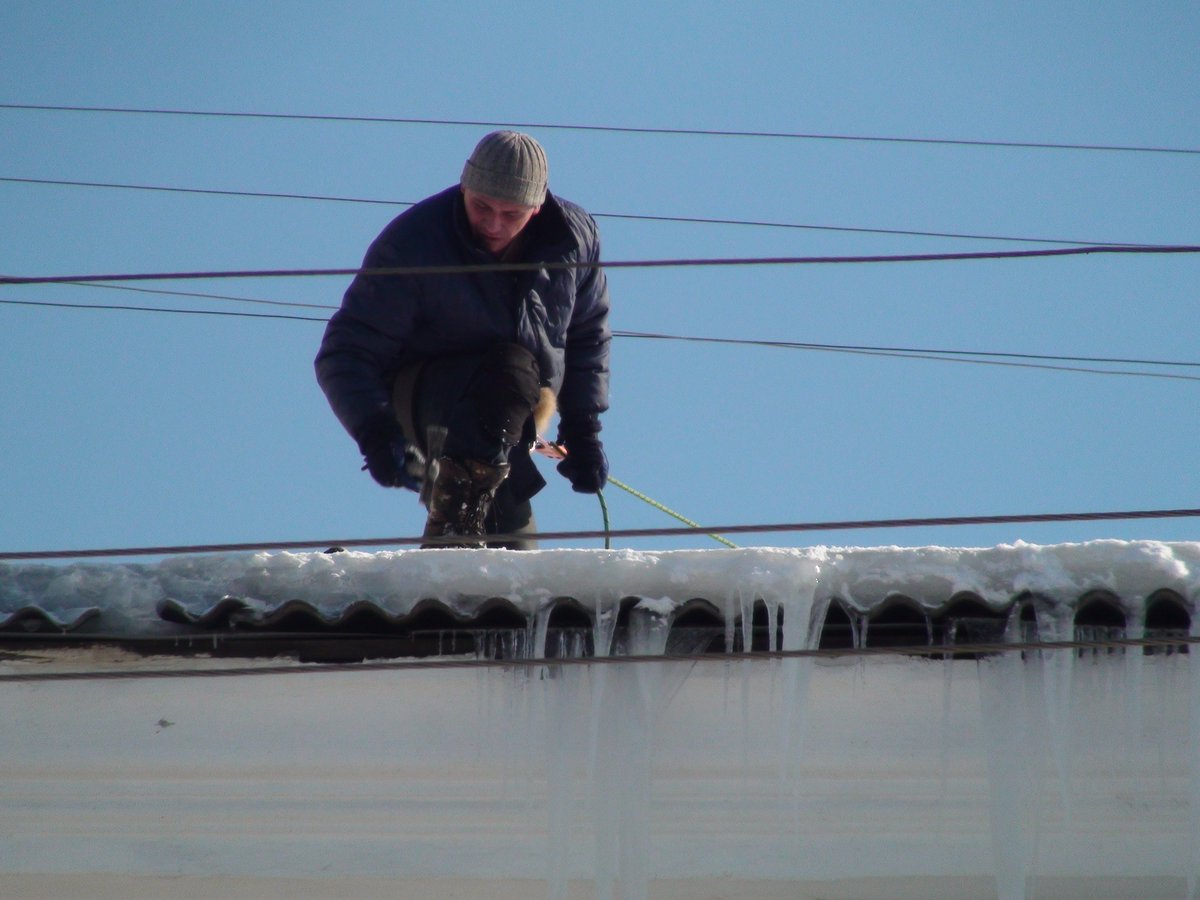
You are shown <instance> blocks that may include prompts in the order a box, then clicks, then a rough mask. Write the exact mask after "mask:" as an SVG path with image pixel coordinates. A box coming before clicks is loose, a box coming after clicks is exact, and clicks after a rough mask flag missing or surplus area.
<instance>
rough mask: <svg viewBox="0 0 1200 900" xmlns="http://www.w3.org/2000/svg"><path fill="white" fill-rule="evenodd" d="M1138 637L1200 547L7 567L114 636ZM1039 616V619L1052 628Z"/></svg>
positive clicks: (1194, 574) (10, 589) (70, 617)
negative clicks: (425, 605)
mask: <svg viewBox="0 0 1200 900" xmlns="http://www.w3.org/2000/svg"><path fill="white" fill-rule="evenodd" d="M1097 591H1100V592H1104V593H1105V594H1106V595H1108V596H1110V597H1112V598H1113V599H1114V601H1115V602H1117V603H1119V604H1120V606H1121V607H1122V608H1123V610H1124V611H1125V612H1126V614H1127V615H1128V617H1129V619H1130V621H1131V622H1140V621H1141V618H1142V616H1141V614H1142V612H1144V609H1145V605H1146V602H1147V600H1148V599H1149V598H1151V597H1152V596H1153V595H1154V594H1156V593H1158V592H1162V591H1170V592H1172V593H1173V594H1174V595H1176V596H1177V597H1178V598H1179V599H1180V600H1181V601H1182V602H1183V603H1184V604H1185V605H1186V607H1187V608H1188V610H1189V611H1190V610H1191V609H1192V608H1193V607H1194V605H1195V601H1196V598H1197V597H1198V596H1200V543H1194V542H1186V543H1185V542H1179V543H1160V542H1134V541H1115V540H1105V541H1092V542H1087V543H1079V544H1058V545H1052V546H1037V545H1033V544H1026V543H1016V544H1006V545H1000V546H996V547H991V548H953V547H919V548H903V547H875V548H838V547H812V548H803V549H768V548H763V549H739V550H680V551H668V552H637V551H631V550H543V551H534V552H524V553H521V552H515V551H506V550H405V551H395V552H376V553H361V552H339V553H254V554H243V555H212V556H181V557H172V558H167V559H164V560H162V561H160V562H157V563H149V564H127V563H122V564H91V563H89V564H72V565H46V564H17V563H10V564H0V616H12V615H13V614H14V613H15V612H17V611H21V610H25V611H28V610H30V609H35V610H42V611H44V612H45V613H46V614H47V618H49V619H51V620H52V621H72V622H74V621H82V620H83V619H86V617H84V616H81V613H82V612H84V611H86V610H90V609H91V610H96V611H98V612H99V616H97V617H96V618H94V619H93V620H92V621H89V622H88V624H87V628H88V629H89V630H95V631H103V632H105V633H109V634H122V633H125V634H161V633H167V632H170V631H172V630H178V628H179V626H178V625H172V624H171V623H168V622H165V621H164V620H163V619H162V618H161V616H160V612H161V610H162V607H163V605H164V604H166V603H170V604H173V605H175V606H176V607H177V608H178V609H181V610H185V611H188V612H190V613H192V614H195V615H200V614H202V613H203V612H204V611H206V610H209V609H211V608H213V607H214V606H215V605H216V604H218V603H220V602H221V601H222V600H226V599H228V598H237V599H238V600H239V601H240V602H241V603H242V604H243V605H244V606H245V607H247V608H248V609H249V610H251V611H255V610H257V611H259V612H262V613H266V612H268V611H270V610H272V609H277V608H278V607H279V606H280V605H282V604H284V603H287V602H289V601H301V602H303V603H305V604H307V605H308V606H310V607H311V608H312V609H313V610H314V611H316V612H317V613H318V614H319V615H321V616H326V617H328V618H329V619H331V620H332V619H336V618H337V617H338V616H339V615H341V614H343V613H344V612H345V611H346V610H347V609H348V608H350V607H352V606H354V605H355V604H364V603H365V604H370V605H373V606H375V607H376V608H378V609H379V610H380V611H382V612H383V613H385V614H387V615H389V616H392V617H402V616H405V615H408V614H409V613H411V612H412V611H413V610H414V609H415V608H416V607H417V606H418V604H421V603H422V602H423V601H429V600H437V601H439V602H441V603H442V604H444V605H445V606H446V607H447V608H448V609H449V610H451V611H452V612H454V613H455V614H456V615H459V616H461V617H463V618H464V619H470V618H472V617H474V616H475V615H476V614H477V613H478V611H479V609H480V607H481V606H482V605H483V604H484V603H488V602H494V601H495V600H496V599H502V600H505V601H507V602H508V603H510V604H512V606H513V607H514V608H515V609H516V610H518V611H519V612H520V613H522V614H523V615H525V616H526V617H527V618H528V620H529V622H530V624H531V625H536V624H537V623H538V620H539V616H542V617H544V615H545V614H546V612H547V610H548V609H550V608H551V607H552V606H553V604H554V603H555V602H557V601H559V600H561V599H563V598H571V599H572V600H573V601H574V602H576V603H578V604H579V605H581V606H582V607H583V608H584V609H585V610H587V611H588V613H589V614H590V615H591V616H592V617H593V619H594V620H595V621H596V622H597V623H598V624H599V625H603V624H605V623H606V622H610V621H611V620H613V619H615V613H616V611H617V610H618V608H619V607H620V604H621V602H622V600H624V599H626V598H630V597H633V598H641V602H640V604H639V608H640V609H642V610H643V611H645V612H647V613H648V614H650V615H653V616H656V617H659V618H663V619H667V620H669V619H670V618H671V616H672V615H673V614H674V613H675V612H676V611H678V610H679V609H680V608H681V607H682V606H683V605H684V604H686V603H688V602H689V601H691V600H694V599H697V598H702V599H704V600H706V601H708V602H709V603H710V604H712V606H713V607H715V608H716V609H717V610H718V611H719V612H720V613H722V614H723V615H724V617H725V619H726V622H727V625H728V627H730V628H732V627H733V622H734V620H735V619H737V618H739V617H741V616H742V615H743V614H744V612H745V611H747V610H748V609H749V608H750V606H751V605H752V604H753V603H754V602H755V601H762V602H764V603H765V604H766V606H767V607H768V609H769V610H770V611H771V614H772V615H774V614H777V613H778V612H779V611H780V610H783V611H784V612H785V615H784V644H785V647H786V648H795V647H800V646H803V645H804V643H805V642H806V641H807V640H810V639H811V637H812V635H811V634H810V631H811V627H812V626H811V624H810V622H811V620H812V618H813V617H814V615H815V614H817V613H821V612H822V611H823V610H824V609H825V607H826V604H828V602H829V601H830V600H833V599H837V600H838V601H839V602H840V603H841V604H842V605H843V606H844V607H846V608H848V609H850V610H855V611H859V612H863V613H868V612H870V611H872V610H874V609H877V608H879V607H880V606H881V605H883V604H885V603H887V602H888V601H889V600H891V599H892V598H895V597H897V596H903V597H906V598H908V599H909V600H911V601H912V602H914V603H916V604H917V605H919V606H921V607H923V608H925V609H927V610H931V611H932V610H937V609H940V608H943V607H945V606H946V605H947V604H948V603H950V602H951V601H952V600H953V599H955V598H957V597H961V596H964V595H966V596H971V597H973V598H976V599H978V600H979V601H981V602H983V603H985V604H986V605H988V606H990V607H991V608H993V609H995V610H998V611H999V610H1005V609H1008V608H1011V606H1012V605H1013V602H1014V600H1015V599H1016V598H1018V597H1021V596H1028V595H1034V596H1036V597H1037V598H1038V600H1039V603H1040V604H1041V605H1042V607H1043V608H1044V609H1045V610H1049V613H1050V617H1051V618H1053V619H1061V620H1063V621H1069V620H1070V616H1071V615H1072V614H1073V612H1074V610H1075V608H1076V606H1077V605H1078V604H1079V603H1080V602H1081V601H1083V600H1085V599H1086V598H1087V597H1088V596H1089V595H1094V593H1095V592H1097ZM1039 615H1040V614H1039Z"/></svg>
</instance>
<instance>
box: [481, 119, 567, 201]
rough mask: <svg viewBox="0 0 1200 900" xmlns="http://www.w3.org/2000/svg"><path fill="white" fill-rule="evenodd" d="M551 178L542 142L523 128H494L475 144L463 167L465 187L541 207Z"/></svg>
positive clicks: (498, 198)
mask: <svg viewBox="0 0 1200 900" xmlns="http://www.w3.org/2000/svg"><path fill="white" fill-rule="evenodd" d="M547 178H548V167H547V165H546V152H545V151H544V150H543V149H542V146H541V144H539V143H538V142H537V141H535V140H534V139H533V138H531V137H530V136H529V135H527V134H522V133H521V132H519V131H493V132H492V133H491V134H489V135H486V136H485V137H484V138H483V140H481V141H480V142H479V143H478V144H477V145H476V146H475V152H474V153H472V154H471V158H470V159H468V160H467V164H466V165H465V166H463V172H462V186H463V187H465V188H467V189H468V190H472V191H476V192H478V193H480V194H486V195H487V196H488V197H495V198H496V199H497V200H507V201H508V202H510V203H520V204H521V205H522V206H541V205H542V204H543V203H544V202H545V201H546V182H547Z"/></svg>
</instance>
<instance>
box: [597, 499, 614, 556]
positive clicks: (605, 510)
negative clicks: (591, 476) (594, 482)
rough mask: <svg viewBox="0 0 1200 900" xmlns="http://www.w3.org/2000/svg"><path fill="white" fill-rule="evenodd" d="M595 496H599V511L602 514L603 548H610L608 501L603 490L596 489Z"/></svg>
mask: <svg viewBox="0 0 1200 900" xmlns="http://www.w3.org/2000/svg"><path fill="white" fill-rule="evenodd" d="M596 496H597V497H599V498H600V512H601V513H602V514H603V515H604V549H605V550H611V549H612V536H611V535H609V533H608V530H609V529H608V503H607V502H606V501H605V499H604V491H596Z"/></svg>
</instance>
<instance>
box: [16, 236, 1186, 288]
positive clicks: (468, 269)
mask: <svg viewBox="0 0 1200 900" xmlns="http://www.w3.org/2000/svg"><path fill="white" fill-rule="evenodd" d="M1192 253H1200V245H1194V244H1166V245H1150V246H1129V245H1124V244H1111V245H1103V246H1092V247H1055V248H1049V249H1040V250H979V251H970V252H965V253H892V254H886V253H885V254H870V255H865V256H750V257H709V258H698V259H686V258H685V259H633V260H615V261H614V260H609V261H603V262H601V261H596V262H593V261H590V260H564V261H545V260H543V261H531V262H515V263H509V262H496V263H484V264H471V265H422V266H390V267H385V268H369V269H364V268H354V269H349V268H340V269H338V268H335V269H241V270H214V271H207V272H130V273H124V274H105V275H33V276H24V275H0V285H6V284H25V285H32V284H71V283H84V282H98V281H189V280H204V279H229V278H312V277H346V276H358V275H363V276H378V277H388V276H401V275H465V274H482V273H492V272H534V271H541V270H547V271H583V270H587V269H614V270H616V269H656V268H711V267H732V266H797V265H855V264H858V265H862V264H879V263H914V262H967V261H980V260H1016V259H1039V258H1042V259H1045V258H1050V257H1068V256H1084V255H1089V254H1156V255H1164V254H1168V255H1177V254H1192Z"/></svg>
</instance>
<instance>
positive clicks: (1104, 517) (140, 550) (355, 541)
mask: <svg viewBox="0 0 1200 900" xmlns="http://www.w3.org/2000/svg"><path fill="white" fill-rule="evenodd" d="M1196 517H1200V509H1148V510H1123V511H1115V512H1083V513H1030V514H1023V515H998V516H937V517H929V518H904V519H853V520H842V521H828V522H786V523H761V524H755V525H701V526H698V527H691V526H689V527H686V528H622V529H613V530H612V531H610V532H609V534H610V535H611V536H612V537H613V538H648V537H694V536H695V535H696V533H697V530H700V531H703V532H705V533H712V534H782V533H789V532H791V533H801V532H814V531H855V530H873V529H881V528H932V527H943V526H956V527H960V526H966V525H1033V524H1045V523H1052V522H1058V523H1061V522H1105V521H1115V520H1136V519H1183V518H1196ZM604 534H605V533H604V532H603V531H595V530H591V531H584V530H581V531H543V532H533V533H530V534H496V535H489V536H488V539H489V540H493V541H496V542H497V543H503V542H509V543H515V542H518V541H522V540H534V541H579V540H595V539H598V538H603V537H604ZM441 540H442V539H439V538H429V537H423V536H405V537H389V538H333V539H324V540H315V541H271V542H269V541H255V542H249V543H227V544H179V545H166V546H156V547H123V548H107V549H84V550H17V551H5V552H0V561H17V560H50V559H96V558H104V557H120V556H178V555H183V554H201V553H239V552H256V551H264V550H311V549H314V548H317V547H342V548H345V549H351V548H368V547H411V546H420V545H421V544H423V543H438V542H439V541H441ZM445 542H447V543H451V544H452V543H453V540H451V539H449V538H447V539H445Z"/></svg>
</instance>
